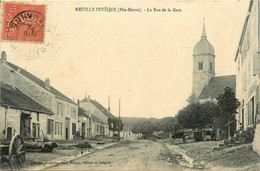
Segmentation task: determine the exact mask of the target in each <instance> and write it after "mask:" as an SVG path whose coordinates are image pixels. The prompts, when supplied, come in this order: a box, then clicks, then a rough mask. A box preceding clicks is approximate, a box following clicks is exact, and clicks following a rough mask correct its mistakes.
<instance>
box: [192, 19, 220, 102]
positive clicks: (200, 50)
mask: <svg viewBox="0 0 260 171" xmlns="http://www.w3.org/2000/svg"><path fill="white" fill-rule="evenodd" d="M214 76H215V50H214V47H213V46H212V45H211V44H210V42H209V41H208V39H207V34H206V26H205V18H204V19H203V25H202V34H201V39H200V40H199V41H198V43H196V45H195V46H194V48H193V78H192V79H193V81H192V92H193V96H194V97H195V99H196V98H199V96H200V93H201V92H202V90H203V88H204V87H205V86H206V85H207V84H208V83H209V81H210V79H211V78H212V77H214Z"/></svg>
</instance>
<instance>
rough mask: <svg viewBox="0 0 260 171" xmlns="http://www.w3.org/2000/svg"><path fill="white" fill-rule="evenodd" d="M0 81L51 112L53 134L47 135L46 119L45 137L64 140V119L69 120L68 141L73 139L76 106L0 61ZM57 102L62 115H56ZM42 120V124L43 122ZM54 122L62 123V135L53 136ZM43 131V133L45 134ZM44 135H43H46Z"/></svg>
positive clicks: (76, 114)
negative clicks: (60, 106) (60, 107)
mask: <svg viewBox="0 0 260 171" xmlns="http://www.w3.org/2000/svg"><path fill="white" fill-rule="evenodd" d="M0 65H1V67H0V68H1V81H3V82H4V83H6V84H9V85H11V86H13V87H16V88H18V89H19V90H20V91H22V92H23V93H24V94H25V95H27V96H29V97H30V98H32V99H33V100H34V101H36V102H37V103H39V104H41V105H43V106H44V107H46V108H47V109H49V110H51V111H52V112H53V113H54V115H52V116H51V115H50V116H48V117H49V119H53V120H54V126H53V128H54V130H53V134H47V119H45V120H46V123H44V124H43V125H46V128H45V127H44V129H45V131H46V134H47V137H48V138H49V139H65V117H68V118H70V131H69V132H70V135H69V137H70V139H72V138H73V135H72V123H75V124H76V131H78V108H77V105H76V104H72V103H69V102H67V101H65V100H63V99H60V98H57V97H55V96H54V95H53V94H52V93H51V92H50V91H49V90H47V89H45V88H43V87H41V86H39V85H37V84H35V83H34V82H32V81H31V80H29V79H28V78H26V77H24V76H23V75H21V74H20V73H19V70H18V71H14V70H12V69H11V68H10V67H9V66H7V65H6V64H5V62H3V61H1V63H0ZM58 102H60V103H61V105H62V112H61V113H62V114H58V107H57V104H58ZM45 120H44V122H45ZM55 122H61V123H62V128H61V129H62V135H57V134H55ZM45 131H44V132H45ZM46 134H45V135H46Z"/></svg>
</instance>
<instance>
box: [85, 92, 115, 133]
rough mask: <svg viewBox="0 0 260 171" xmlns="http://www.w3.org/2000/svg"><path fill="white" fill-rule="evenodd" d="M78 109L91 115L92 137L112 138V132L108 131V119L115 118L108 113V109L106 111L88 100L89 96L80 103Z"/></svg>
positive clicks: (95, 102) (98, 104)
mask: <svg viewBox="0 0 260 171" xmlns="http://www.w3.org/2000/svg"><path fill="white" fill-rule="evenodd" d="M80 107H81V108H83V109H84V110H86V111H88V112H89V113H90V114H91V119H92V135H93V136H96V135H105V136H113V134H112V131H110V130H109V125H108V119H109V118H113V119H114V118H115V117H114V116H113V115H112V114H111V113H110V109H106V108H105V107H104V106H102V105H101V104H100V103H98V102H97V101H96V100H92V99H90V96H89V97H88V98H87V97H85V99H83V100H81V101H80Z"/></svg>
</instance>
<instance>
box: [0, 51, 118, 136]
mask: <svg viewBox="0 0 260 171" xmlns="http://www.w3.org/2000/svg"><path fill="white" fill-rule="evenodd" d="M0 87H1V92H0V93H1V94H0V139H11V137H12V135H14V134H15V133H19V134H20V135H21V136H23V137H24V138H40V139H43V138H48V139H50V140H71V139H73V137H74V136H75V135H80V136H81V137H82V138H88V137H93V136H97V135H98V136H112V135H113V133H112V132H111V131H110V130H109V125H108V118H112V119H117V118H116V117H115V116H113V115H112V114H111V113H110V109H108V110H107V109H106V108H105V107H103V106H102V105H101V104H100V103H98V102H97V101H95V100H92V99H90V96H89V97H88V98H87V97H85V98H84V99H83V100H81V101H79V100H78V102H77V103H76V102H74V101H73V100H71V99H70V98H68V97H67V96H65V95H64V94H62V93H61V92H60V91H58V90H57V89H55V88H54V87H52V86H51V84H50V79H48V78H47V79H46V80H45V81H42V80H41V79H39V78H37V77H36V76H34V75H33V74H31V73H29V72H27V71H26V70H24V69H22V68H20V67H18V66H16V65H14V64H12V63H10V62H8V61H7V55H6V53H5V52H2V54H1V59H0Z"/></svg>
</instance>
